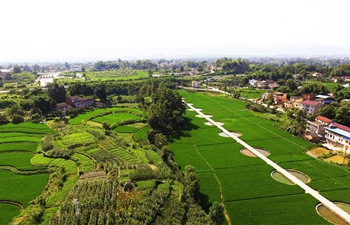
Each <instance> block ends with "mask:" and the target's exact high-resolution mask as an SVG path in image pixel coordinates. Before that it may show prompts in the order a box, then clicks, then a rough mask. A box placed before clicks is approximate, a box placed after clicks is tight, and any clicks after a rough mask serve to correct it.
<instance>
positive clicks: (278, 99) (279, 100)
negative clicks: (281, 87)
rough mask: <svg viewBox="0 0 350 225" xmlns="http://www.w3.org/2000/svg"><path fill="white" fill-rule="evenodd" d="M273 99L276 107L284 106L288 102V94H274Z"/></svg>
mask: <svg viewBox="0 0 350 225" xmlns="http://www.w3.org/2000/svg"><path fill="white" fill-rule="evenodd" d="M273 99H274V101H275V104H276V105H281V106H282V107H283V106H284V103H286V102H287V94H286V93H282V92H275V93H273Z"/></svg>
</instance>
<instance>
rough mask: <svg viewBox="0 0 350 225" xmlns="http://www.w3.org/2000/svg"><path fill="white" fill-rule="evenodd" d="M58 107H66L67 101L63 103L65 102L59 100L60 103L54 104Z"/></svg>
mask: <svg viewBox="0 0 350 225" xmlns="http://www.w3.org/2000/svg"><path fill="white" fill-rule="evenodd" d="M56 106H57V107H58V108H63V107H67V106H68V105H67V103H65V102H61V103H57V105H56Z"/></svg>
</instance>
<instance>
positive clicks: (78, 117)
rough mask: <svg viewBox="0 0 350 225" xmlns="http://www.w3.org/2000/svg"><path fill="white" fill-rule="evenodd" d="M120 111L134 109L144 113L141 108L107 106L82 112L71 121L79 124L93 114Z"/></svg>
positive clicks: (136, 111) (133, 110)
mask: <svg viewBox="0 0 350 225" xmlns="http://www.w3.org/2000/svg"><path fill="white" fill-rule="evenodd" d="M108 111H110V112H113V111H115V112H118V111H132V112H135V113H140V114H142V111H141V110H140V109H136V108H106V109H96V110H94V111H90V112H86V113H84V114H80V115H78V116H77V117H75V118H73V119H70V120H69V123H70V124H71V125H77V124H80V123H82V122H83V121H87V120H88V119H89V118H91V117H93V116H97V115H100V114H103V113H106V112H108Z"/></svg>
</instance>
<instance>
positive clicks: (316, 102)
mask: <svg viewBox="0 0 350 225" xmlns="http://www.w3.org/2000/svg"><path fill="white" fill-rule="evenodd" d="M302 104H303V105H312V106H316V105H321V103H319V102H318V101H310V100H305V101H303V102H302Z"/></svg>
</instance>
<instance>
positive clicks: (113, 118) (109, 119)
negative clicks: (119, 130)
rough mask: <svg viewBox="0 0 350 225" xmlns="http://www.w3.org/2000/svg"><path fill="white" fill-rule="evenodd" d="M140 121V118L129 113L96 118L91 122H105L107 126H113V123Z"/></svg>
mask: <svg viewBox="0 0 350 225" xmlns="http://www.w3.org/2000/svg"><path fill="white" fill-rule="evenodd" d="M140 119H141V117H139V116H136V115H134V114H131V113H113V114H108V115H104V116H99V117H96V118H95V119H93V121H94V122H98V123H103V122H106V123H108V124H115V123H120V122H122V121H127V120H140Z"/></svg>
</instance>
